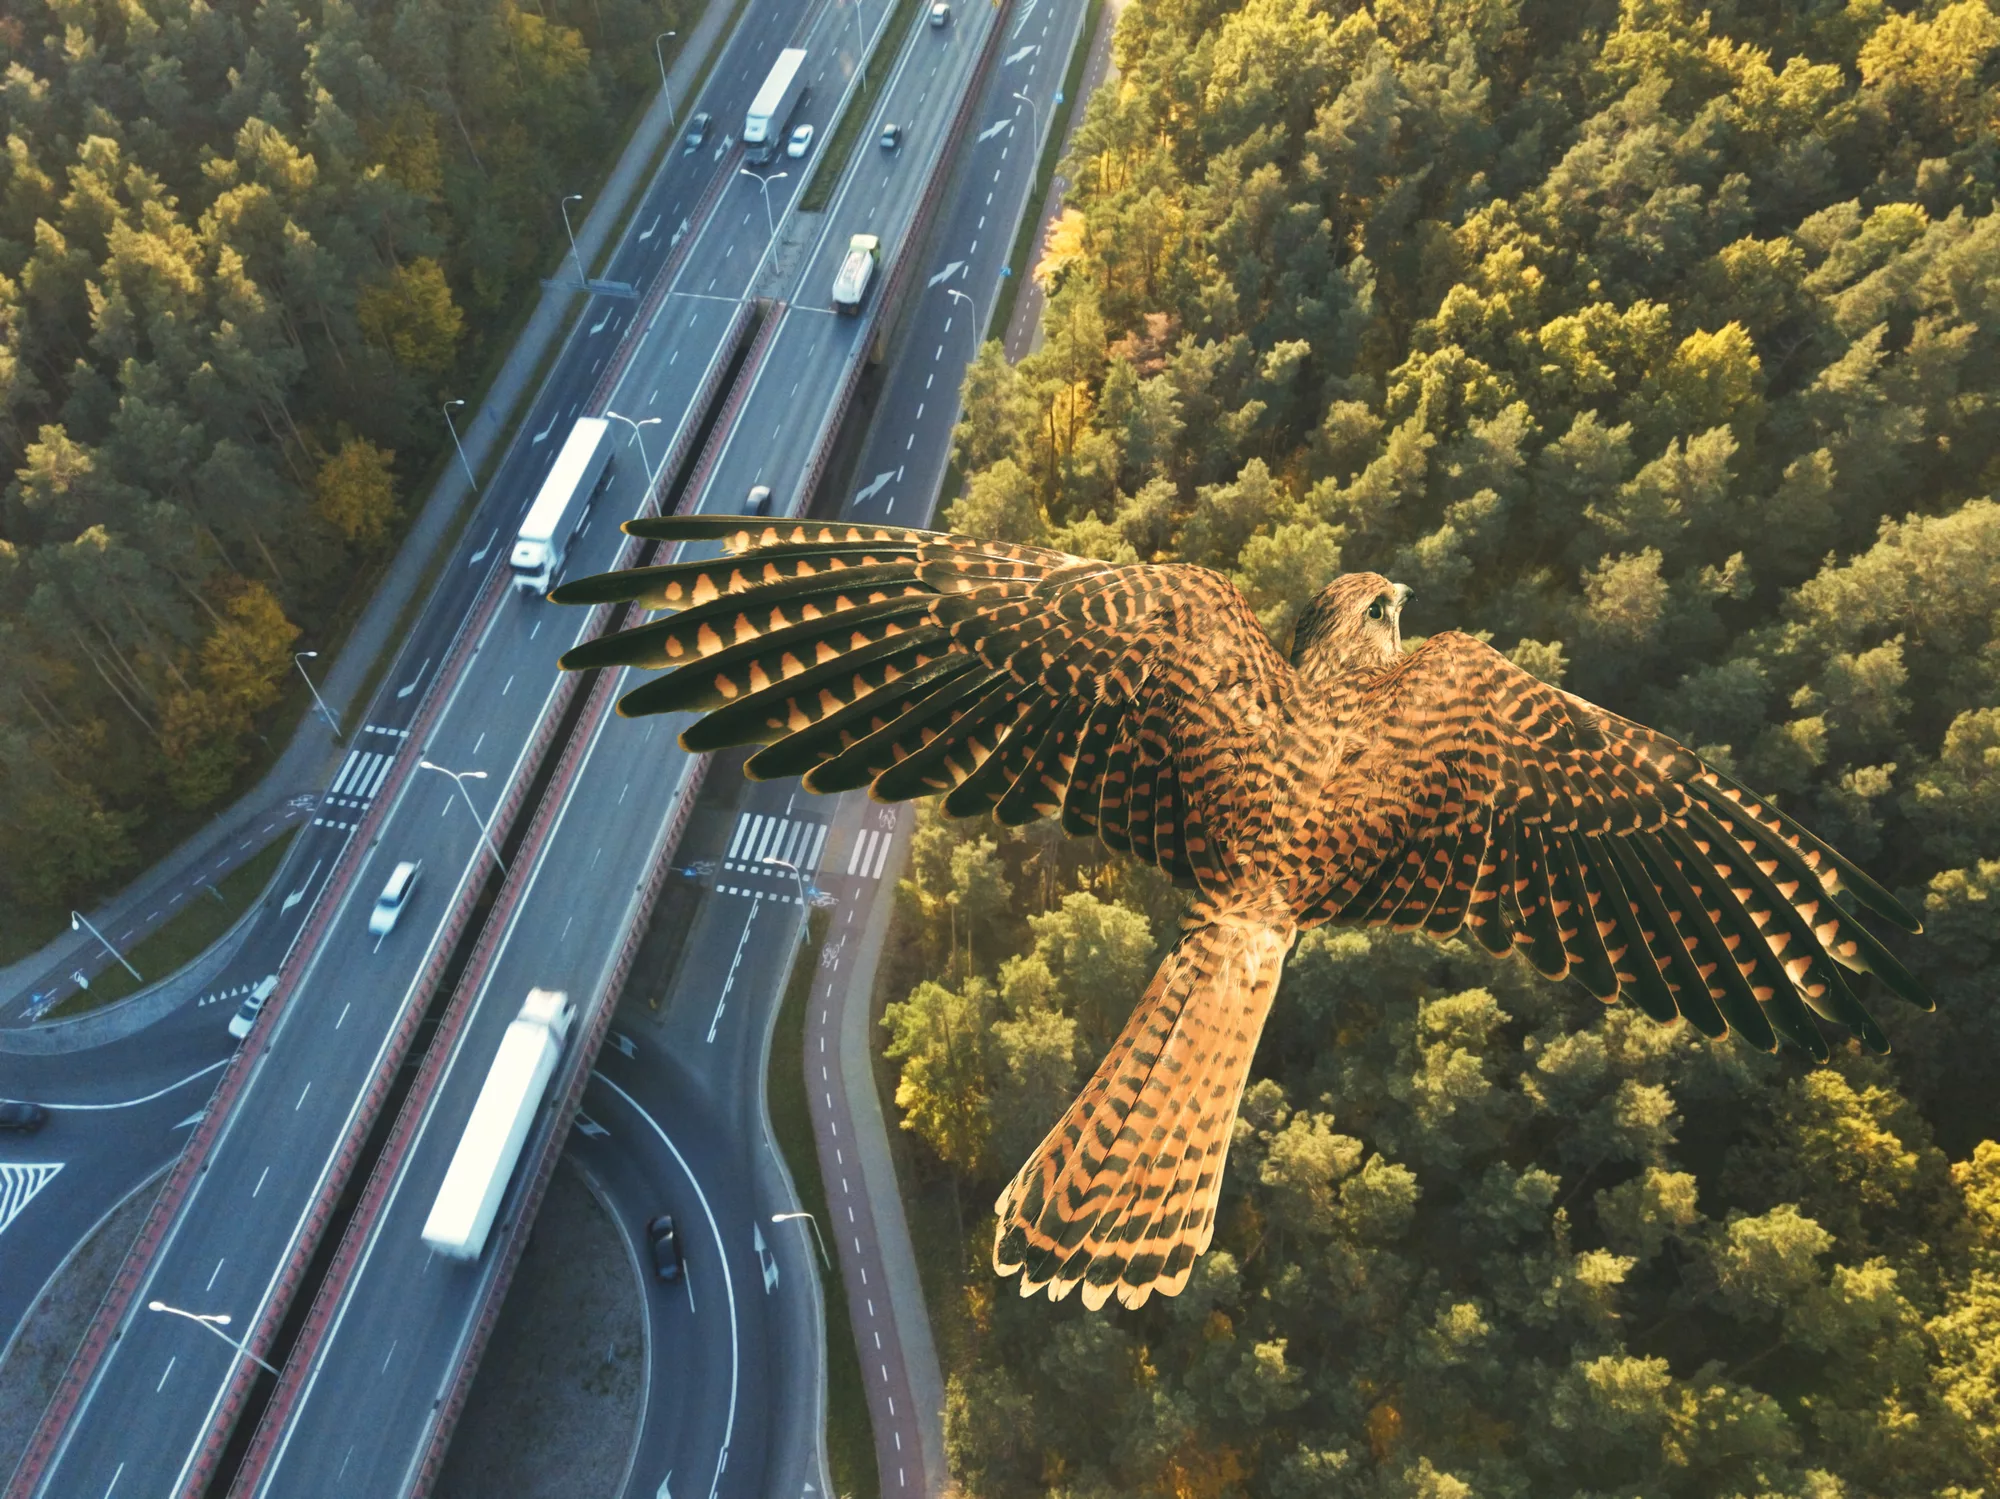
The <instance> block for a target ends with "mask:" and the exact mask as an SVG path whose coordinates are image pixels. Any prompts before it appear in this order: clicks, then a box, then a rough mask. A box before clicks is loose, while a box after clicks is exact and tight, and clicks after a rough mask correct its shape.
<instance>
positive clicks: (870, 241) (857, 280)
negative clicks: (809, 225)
mask: <svg viewBox="0 0 2000 1499" xmlns="http://www.w3.org/2000/svg"><path fill="white" fill-rule="evenodd" d="M881 253H882V241H881V240H879V239H877V238H876V237H875V236H874V235H872V234H857V235H855V236H854V237H853V238H852V239H850V240H849V241H848V242H847V254H846V255H845V256H844V257H843V258H842V259H841V262H840V269H839V270H837V271H835V272H834V273H833V310H834V311H835V312H843V313H846V314H847V316H849V317H853V316H854V315H855V314H856V313H858V312H860V311H861V299H862V298H863V297H865V296H867V295H868V283H869V282H870V281H873V280H874V279H875V259H876V257H877V256H878V255H880V254H881Z"/></svg>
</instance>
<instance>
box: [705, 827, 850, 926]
mask: <svg viewBox="0 0 2000 1499" xmlns="http://www.w3.org/2000/svg"><path fill="white" fill-rule="evenodd" d="M825 847H826V824H825V823H824V822H821V821H819V820H818V819H817V818H811V817H774V816H771V815H769V814H767V813H762V812H743V813H739V814H738V815H737V818H736V829H735V831H734V832H733V833H732V834H731V835H730V839H729V852H728V853H727V854H725V855H724V856H723V860H722V874H721V876H720V878H718V879H717V881H716V885H715V888H716V890H717V891H719V892H720V893H721V894H723V895H761V896H763V898H764V899H765V900H767V901H776V902H778V903H779V904H781V905H797V904H798V902H799V891H798V887H799V886H800V885H802V884H809V883H810V882H811V880H812V876H813V872H814V871H815V870H817V869H818V868H819V856H820V852H821V850H823V849H824V848H825ZM794 869H796V870H797V871H798V877H797V878H796V879H794V878H793V875H792V871H793V870H794ZM731 875H734V876H736V877H738V878H751V877H755V879H756V880H757V884H756V885H755V886H749V887H745V886H739V885H737V884H736V883H735V882H734V881H733V880H731V879H730V876H731Z"/></svg>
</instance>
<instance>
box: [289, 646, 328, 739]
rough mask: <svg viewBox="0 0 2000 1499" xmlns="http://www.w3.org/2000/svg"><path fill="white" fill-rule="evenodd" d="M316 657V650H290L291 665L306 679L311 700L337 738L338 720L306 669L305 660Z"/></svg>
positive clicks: (315, 659) (312, 659)
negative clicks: (316, 704) (317, 705)
mask: <svg viewBox="0 0 2000 1499" xmlns="http://www.w3.org/2000/svg"><path fill="white" fill-rule="evenodd" d="M318 659H319V652H318V651H293V652H292V665H294V666H296V667H297V668H298V669H299V675H300V676H302V677H304V678H305V679H306V690H307V691H309V692H311V693H312V695H313V701H314V702H316V703H318V704H319V711H320V713H321V714H322V715H323V716H324V717H325V719H326V726H327V727H328V728H329V729H332V730H333V733H334V737H335V738H339V737H340V720H339V719H338V718H336V717H334V715H333V709H331V708H329V707H327V705H326V699H325V698H323V697H321V696H320V695H319V688H317V687H315V686H314V685H313V679H312V676H311V674H310V673H309V672H307V670H306V662H308V661H317V660H318Z"/></svg>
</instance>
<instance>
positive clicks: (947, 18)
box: [931, 0, 951, 26]
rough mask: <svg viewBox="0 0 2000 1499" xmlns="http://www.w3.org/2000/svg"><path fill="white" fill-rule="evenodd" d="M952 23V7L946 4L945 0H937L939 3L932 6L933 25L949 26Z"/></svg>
mask: <svg viewBox="0 0 2000 1499" xmlns="http://www.w3.org/2000/svg"><path fill="white" fill-rule="evenodd" d="M950 24H951V7H950V6H949V5H946V4H945V3H944V0H937V4H935V5H933V6H932V7H931V25H933V26H949V25H950Z"/></svg>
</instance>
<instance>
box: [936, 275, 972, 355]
mask: <svg viewBox="0 0 2000 1499" xmlns="http://www.w3.org/2000/svg"><path fill="white" fill-rule="evenodd" d="M944 294H945V295H946V296H947V297H955V298H957V299H958V300H959V301H961V302H963V303H964V304H965V309H966V311H965V315H966V316H967V317H968V318H970V319H971V320H972V357H973V358H975V359H977V358H978V357H979V304H978V303H977V302H975V301H973V300H972V298H971V297H969V296H967V295H966V294H965V293H964V292H962V291H960V290H959V289H958V288H957V287H955V286H947V287H946V288H945V289H944Z"/></svg>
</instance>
